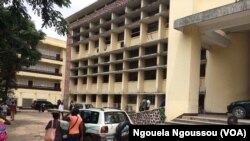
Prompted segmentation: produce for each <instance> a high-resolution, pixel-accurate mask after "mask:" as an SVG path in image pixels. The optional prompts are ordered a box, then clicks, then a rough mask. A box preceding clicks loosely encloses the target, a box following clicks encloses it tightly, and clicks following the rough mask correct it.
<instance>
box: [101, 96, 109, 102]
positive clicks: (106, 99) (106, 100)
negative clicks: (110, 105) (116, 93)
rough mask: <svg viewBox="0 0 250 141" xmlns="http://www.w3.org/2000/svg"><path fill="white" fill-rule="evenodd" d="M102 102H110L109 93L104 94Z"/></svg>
mask: <svg viewBox="0 0 250 141" xmlns="http://www.w3.org/2000/svg"><path fill="white" fill-rule="evenodd" d="M102 102H105V103H107V102H108V95H107V94H104V95H102Z"/></svg>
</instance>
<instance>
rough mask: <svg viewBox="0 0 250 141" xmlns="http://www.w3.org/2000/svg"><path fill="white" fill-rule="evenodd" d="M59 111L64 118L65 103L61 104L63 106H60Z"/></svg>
mask: <svg viewBox="0 0 250 141" xmlns="http://www.w3.org/2000/svg"><path fill="white" fill-rule="evenodd" d="M58 110H59V112H60V113H61V114H62V117H63V111H64V105H63V102H61V104H60V105H59V107H58Z"/></svg>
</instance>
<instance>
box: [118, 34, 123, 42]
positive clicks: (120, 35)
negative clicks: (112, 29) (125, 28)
mask: <svg viewBox="0 0 250 141" xmlns="http://www.w3.org/2000/svg"><path fill="white" fill-rule="evenodd" d="M117 40H118V41H123V40H124V32H122V33H119V34H118V39H117Z"/></svg>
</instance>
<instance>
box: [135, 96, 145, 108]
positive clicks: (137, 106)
mask: <svg viewBox="0 0 250 141" xmlns="http://www.w3.org/2000/svg"><path fill="white" fill-rule="evenodd" d="M142 99H143V95H137V99H136V109H135V112H139V107H140V103H141V101H142Z"/></svg>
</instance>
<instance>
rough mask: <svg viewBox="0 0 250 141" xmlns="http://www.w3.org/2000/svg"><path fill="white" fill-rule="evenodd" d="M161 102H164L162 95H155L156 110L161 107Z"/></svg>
mask: <svg viewBox="0 0 250 141" xmlns="http://www.w3.org/2000/svg"><path fill="white" fill-rule="evenodd" d="M161 100H162V96H161V95H155V109H156V108H159V107H160V104H161Z"/></svg>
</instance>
